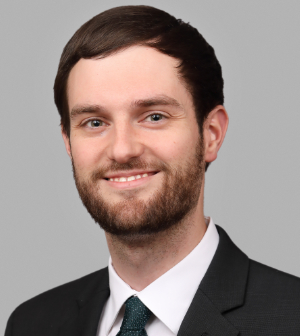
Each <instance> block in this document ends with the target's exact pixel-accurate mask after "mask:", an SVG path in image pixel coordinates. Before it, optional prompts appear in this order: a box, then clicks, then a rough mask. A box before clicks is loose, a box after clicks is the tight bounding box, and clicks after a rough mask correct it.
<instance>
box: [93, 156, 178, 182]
mask: <svg viewBox="0 0 300 336" xmlns="http://www.w3.org/2000/svg"><path fill="white" fill-rule="evenodd" d="M133 169H141V170H157V171H164V172H170V171H171V169H170V167H169V165H168V164H166V163H164V162H162V161H159V162H158V161H151V162H146V161H143V160H141V159H140V158H132V159H130V160H129V161H128V162H125V163H119V162H116V161H113V162H112V163H111V164H110V165H109V166H104V167H100V168H99V169H97V170H95V171H94V172H93V173H92V174H91V180H92V181H93V182H96V181H97V180H99V179H102V178H104V176H105V175H106V174H107V173H111V172H116V171H127V170H133Z"/></svg>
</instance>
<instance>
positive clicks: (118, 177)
mask: <svg viewBox="0 0 300 336" xmlns="http://www.w3.org/2000/svg"><path fill="white" fill-rule="evenodd" d="M157 173H158V172H139V173H135V174H133V173H124V174H121V173H119V174H114V175H111V176H110V177H104V180H106V181H111V182H119V183H123V182H130V181H135V180H139V179H142V178H145V177H148V176H152V175H155V174H157Z"/></svg>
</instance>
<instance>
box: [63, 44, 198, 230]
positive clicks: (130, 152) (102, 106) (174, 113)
mask: <svg viewBox="0 0 300 336" xmlns="http://www.w3.org/2000/svg"><path fill="white" fill-rule="evenodd" d="M177 65H178V61H177V60H175V59H173V58H171V57H169V56H167V55H164V54H162V53H160V52H158V51H156V50H154V49H152V48H147V47H140V46H135V47H130V48H128V49H126V50H124V51H120V52H118V53H116V54H114V55H112V56H108V57H106V58H104V59H81V60H80V61H79V62H78V63H77V64H76V65H75V66H74V68H73V69H72V70H71V72H70V76H69V80H68V89H67V92H68V103H69V110H70V118H71V119H70V125H71V133H70V139H67V138H66V137H64V139H65V143H66V147H67V150H68V152H69V154H70V156H71V158H72V163H73V171H74V178H75V181H76V186H77V189H78V191H79V194H80V197H81V199H82V201H83V203H84V204H85V206H86V207H87V210H88V211H89V212H90V214H91V216H92V217H93V218H94V220H95V221H96V222H98V223H99V224H100V225H101V226H102V227H103V228H104V230H105V231H107V232H110V233H112V234H117V235H120V234H122V235H129V234H130V235H132V234H145V233H154V232H158V231H161V230H164V229H166V228H168V227H170V226H172V225H175V224H176V223H178V222H179V221H180V220H181V219H183V218H184V217H185V216H186V215H187V214H188V213H189V212H190V211H191V210H192V209H194V208H195V207H196V206H197V205H198V200H199V194H200V189H201V184H202V180H203V174H204V159H203V143H202V140H201V138H200V135H199V129H198V125H197V121H196V116H195V112H194V109H193V104H192V98H191V96H190V94H189V93H188V91H187V90H186V88H185V87H184V85H183V83H182V82H181V81H180V80H179V78H178V72H177V70H176V66H177ZM68 140H70V145H71V147H69V141H68Z"/></svg>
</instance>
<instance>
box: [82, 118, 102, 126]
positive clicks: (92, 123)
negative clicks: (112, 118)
mask: <svg viewBox="0 0 300 336" xmlns="http://www.w3.org/2000/svg"><path fill="white" fill-rule="evenodd" d="M86 125H87V126H88V127H90V128H98V127H101V126H103V125H104V122H103V121H102V120H99V119H92V120H89V121H87V122H86Z"/></svg>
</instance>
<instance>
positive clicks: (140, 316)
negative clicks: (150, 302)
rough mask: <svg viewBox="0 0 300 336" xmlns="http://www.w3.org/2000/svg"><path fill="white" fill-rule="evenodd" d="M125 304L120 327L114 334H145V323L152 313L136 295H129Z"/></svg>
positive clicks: (131, 335) (137, 335)
mask: <svg viewBox="0 0 300 336" xmlns="http://www.w3.org/2000/svg"><path fill="white" fill-rule="evenodd" d="M125 305H126V307H125V314H124V318H123V322H122V325H121V329H120V331H119V332H118V333H117V335H116V336H147V333H146V330H145V325H146V323H147V321H148V320H149V318H150V316H151V315H152V313H151V311H150V310H149V309H148V308H147V307H146V306H145V305H144V304H143V302H142V301H141V300H140V299H139V298H138V297H137V296H132V297H130V298H129V299H128V300H127V301H126V302H125Z"/></svg>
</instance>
